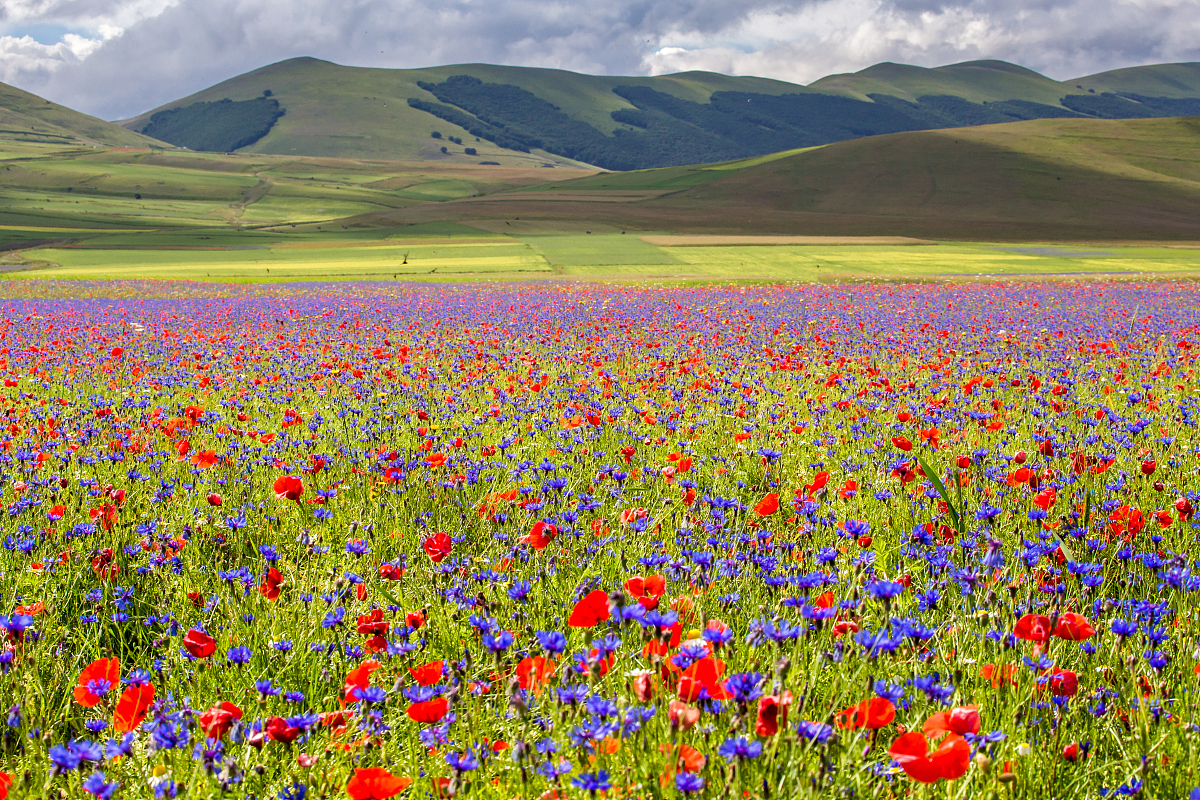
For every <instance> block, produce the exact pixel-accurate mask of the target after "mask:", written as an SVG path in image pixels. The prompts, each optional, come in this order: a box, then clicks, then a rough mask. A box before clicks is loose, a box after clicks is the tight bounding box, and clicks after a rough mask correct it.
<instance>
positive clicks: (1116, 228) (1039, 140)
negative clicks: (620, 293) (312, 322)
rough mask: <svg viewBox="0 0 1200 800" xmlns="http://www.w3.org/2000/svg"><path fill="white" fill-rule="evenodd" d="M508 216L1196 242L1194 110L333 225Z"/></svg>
mask: <svg viewBox="0 0 1200 800" xmlns="http://www.w3.org/2000/svg"><path fill="white" fill-rule="evenodd" d="M514 218H516V219H519V220H520V224H521V225H539V224H544V225H551V226H552V225H563V224H567V223H572V224H574V223H578V222H583V223H584V224H585V226H586V225H588V224H591V225H601V224H603V225H608V226H615V227H620V228H626V229H634V230H666V231H676V232H707V233H729V234H734V233H771V234H821V235H843V236H844V235H901V236H919V237H929V238H940V239H958V240H1014V239H1018V240H1031V239H1032V240H1039V239H1040V240H1044V241H1061V240H1125V239H1130V240H1133V239H1140V240H1146V239H1174V240H1200V119H1196V118H1180V119H1154V120H1111V121H1110V120H1090V119H1053V120H1034V121H1026V122H1015V123H1008V124H1002V125H989V126H982V127H974V128H962V129H954V130H936V131H918V132H909V133H900V134H894V135H888V136H877V137H871V138H866V139H858V140H853V141H844V142H838V143H836V144H831V145H827V146H824V147H817V148H812V149H807V150H803V151H799V152H794V153H781V154H777V155H775V156H771V157H764V158H755V159H749V160H745V161H739V162H732V163H725V164H712V165H698V166H691V167H675V168H668V169H658V170H641V171H634V172H625V173H606V174H600V175H596V176H592V177H585V178H580V179H576V180H570V181H562V182H558V183H556V184H554V185H553V187H550V186H540V187H539V186H531V187H526V188H524V189H521V190H518V191H512V192H507V193H501V194H494V195H490V196H488V197H485V198H476V199H466V200H460V201H454V202H450V203H443V204H439V205H437V206H419V207H413V208H406V209H398V210H396V211H389V212H381V213H378V214H368V215H364V216H362V217H358V218H355V219H352V220H345V221H344V222H345V224H348V225H349V226H351V227H353V226H355V225H364V226H371V225H388V226H394V225H400V224H411V223H430V222H435V221H449V220H453V221H456V222H464V221H466V222H473V223H479V222H480V221H483V220H495V219H507V220H512V219H514ZM513 224H516V223H513Z"/></svg>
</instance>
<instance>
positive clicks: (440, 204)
mask: <svg viewBox="0 0 1200 800" xmlns="http://www.w3.org/2000/svg"><path fill="white" fill-rule="evenodd" d="M1196 138H1197V127H1196V125H1195V123H1194V122H1190V121H1188V120H1153V121H1139V122H1114V123H1096V122H1093V121H1087V122H1080V121H1075V120H1066V121H1041V122H1034V123H1019V124H1016V125H1004V126H992V127H988V128H977V129H970V130H966V131H955V132H950V131H934V132H922V133H916V134H906V135H901V136H893V137H879V138H878V140H862V141H859V142H847V143H842V144H838V145H830V146H828V147H824V148H816V149H810V150H804V151H792V152H788V153H779V154H775V155H772V156H768V157H760V158H754V159H747V160H744V161H737V162H729V163H724V164H708V165H698V166H692V167H675V168H669V169H662V170H643V171H638V172H628V173H600V174H597V173H595V172H594V171H584V170H574V169H571V170H567V169H555V170H546V169H540V168H514V167H486V166H484V167H481V166H478V165H453V164H441V165H436V164H428V163H405V162H385V161H369V160H355V159H314V158H297V157H286V156H264V155H234V156H218V155H213V154H199V153H183V152H170V153H167V152H162V151H149V150H143V151H131V150H125V149H107V148H91V147H88V148H81V147H78V146H64V145H47V144H44V143H42V144H36V143H29V142H21V141H9V142H0V269H2V270H3V271H4V273H5V274H6V275H8V276H13V277H22V278H72V279H108V278H189V279H196V280H210V281H234V282H263V281H295V280H342V279H370V280H422V281H444V280H463V279H468V280H470V279H483V280H527V279H556V280H562V279H567V280H570V279H602V280H626V279H628V280H655V281H703V280H744V281H788V280H792V281H842V280H861V279H921V278H931V279H963V278H975V277H979V278H988V277H1013V276H1052V277H1061V278H1072V277H1088V276H1093V277H1102V276H1117V277H1121V276H1127V277H1133V276H1141V277H1144V276H1163V277H1167V276H1170V277H1190V276H1193V275H1197V276H1200V249H1196V248H1195V247H1193V246H1190V245H1189V239H1188V238H1187V237H1185V236H1183V235H1180V234H1181V232H1182V233H1186V232H1188V231H1190V230H1191V229H1190V228H1188V227H1187V225H1188V224H1189V223H1188V221H1187V219H1186V217H1187V215H1186V213H1185V212H1186V210H1187V208H1189V207H1190V206H1189V205H1188V204H1189V203H1192V202H1193V200H1195V202H1196V203H1200V190H1198V189H1197V187H1200V158H1198V157H1197V156H1196V150H1195V148H1192V147H1189V145H1191V144H1194V140H1195V139H1196ZM1035 156H1036V157H1035ZM885 162H886V163H888V164H890V166H889V167H888V168H887V169H884V168H883V167H882V166H881V165H883V164H885ZM1084 162H1086V165H1085V164H1084ZM985 168H986V169H985ZM922 170H925V172H921V171H922ZM981 171H982V172H986V173H987V174H988V175H992V176H993V178H991V179H990V180H993V184H988V186H990V187H991V188H990V189H988V191H981V192H975V194H974V195H972V188H971V187H972V186H975V187H976V188H978V186H979V185H980V181H981V180H983V178H982V177H980V176H979V174H978V173H980V172H981ZM918 172H921V174H919V175H918V174H917V173H918ZM835 175H840V176H841V177H840V178H838V179H836V180H835V179H834V176H835ZM996 175H1000V176H1006V179H1007V180H1008V181H1009V183H1008V184H1006V186H1007V189H1005V187H1004V186H1001V185H999V184H995V180H996V179H995V177H994V176H996ZM972 176H974V177H972ZM1064 177H1065V178H1066V179H1067V180H1065V181H1064V180H1062V178H1064ZM551 178H552V179H555V180H554V181H553V182H551V183H547V179H551ZM928 181H934V182H936V186H937V187H938V189H937V191H936V192H930V191H929V186H928V185H927V182H928ZM985 183H986V181H985ZM1064 184H1066V186H1067V187H1068V188H1062V187H1063V186H1064ZM805 187H810V188H805ZM1013 187H1016V188H1015V189H1014V188H1013ZM985 188H986V187H985ZM1002 189H1003V191H1002ZM1056 192H1057V193H1058V194H1056ZM914 193H916V194H920V195H921V198H922V202H920V203H918V202H914V201H913V195H914ZM971 197H974V198H975V199H974V200H973V201H972V200H971ZM1064 200H1069V201H1070V202H1064ZM1122 202H1124V205H1123V206H1122V205H1121V203H1122ZM972 203H973V204H972ZM1039 203H1041V204H1043V206H1048V207H1049V208H1051V209H1056V213H1057V215H1058V216H1057V217H1053V215H1051V214H1050V212H1048V211H1047V212H1043V217H1046V218H1047V219H1058V220H1065V221H1068V222H1069V221H1070V219H1072V218H1073V215H1074V216H1078V215H1081V214H1082V215H1084V217H1086V218H1087V219H1088V220H1089V223H1088V224H1090V225H1091V226H1092V227H1091V228H1090V229H1085V230H1092V231H1093V232H1095V233H1096V235H1093V236H1090V237H1083V236H1080V235H1079V233H1078V231H1079V230H1080V227H1079V226H1078V225H1077V226H1076V227H1075V228H1070V227H1067V226H1054V225H1050V226H1048V227H1049V228H1050V229H1051V230H1056V231H1057V230H1061V231H1064V232H1065V234H1070V233H1072V232H1073V233H1074V235H1064V236H1062V237H1061V238H1060V239H1057V241H1058V242H1059V244H1057V245H1056V244H1052V243H1053V242H1055V241H1056V238H1055V237H1054V236H1030V235H1024V236H1022V235H1019V234H1020V233H1021V228H1020V224H1021V223H1020V220H1021V219H1024V218H1023V217H1020V216H1019V215H1020V214H1022V213H1024V214H1025V215H1026V216H1028V215H1029V214H1031V213H1034V212H1035V211H1037V209H1038V208H1039V206H1038V204H1039ZM1155 203H1159V204H1160V205H1162V204H1165V206H1164V208H1165V209H1166V210H1165V211H1164V210H1163V209H1159V208H1158V206H1155V205H1154V204H1155ZM1197 207H1198V208H1200V205H1198V206H1197ZM1088 208H1090V209H1091V211H1090V212H1087V209H1088ZM855 209H856V210H857V214H856V215H855V216H854V217H853V219H850V218H849V217H848V216H847V214H848V213H849V212H850V210H855ZM1030 209H1033V211H1030ZM1171 209H1174V211H1173V212H1171ZM1108 212H1111V213H1113V214H1118V213H1119V214H1123V215H1124V217H1125V218H1126V219H1127V220H1139V219H1140V220H1150V221H1152V222H1154V221H1156V224H1159V225H1160V227H1159V228H1154V227H1153V226H1151V227H1150V228H1149V230H1150V231H1158V232H1160V233H1165V234H1167V235H1164V236H1161V237H1160V239H1159V240H1158V241H1155V240H1153V239H1151V238H1150V237H1149V236H1145V237H1143V238H1144V239H1146V241H1142V242H1136V241H1121V240H1122V239H1123V238H1126V237H1122V236H1121V235H1120V230H1121V229H1119V228H1116V227H1109V228H1106V227H1105V226H1104V225H1103V224H1099V223H1098V222H1097V220H1098V219H1099V216H1101V215H1102V214H1104V213H1108ZM934 213H937V214H940V215H941V216H942V217H944V218H945V219H949V220H950V221H951V222H949V223H945V224H944V227H949V228H950V229H952V231H953V235H950V236H948V235H946V234H945V231H944V230H941V229H939V230H938V231H933V232H932V233H933V235H929V233H928V232H923V231H921V225H920V223H921V220H922V219H925V218H927V217H928V216H929V215H931V214H934ZM1089 213H1090V215H1091V216H1090V217H1088V216H1087V215H1088V214H1089ZM1171 213H1174V214H1175V216H1181V217H1183V218H1185V219H1184V221H1183V223H1181V226H1177V227H1176V228H1170V227H1162V223H1163V222H1164V220H1165V221H1167V222H1171V221H1172V220H1173V217H1172V216H1171ZM905 214H907V215H908V216H905ZM955 214H958V217H957V218H956V217H955ZM871 215H874V216H871ZM956 219H957V222H955V220H956ZM1005 220H1007V224H1008V225H1009V228H1008V229H1007V230H1006V229H1005V227H1004V223H1005ZM997 221H999V222H1000V223H1001V224H999V225H997ZM1101 222H1102V220H1101ZM852 223H853V224H852ZM1172 224H1173V223H1172ZM1190 224H1191V225H1192V226H1193V227H1194V228H1195V229H1196V235H1195V236H1194V237H1193V238H1194V239H1196V240H1200V227H1197V226H1200V221H1198V220H1195V219H1193V220H1191V223H1190ZM889 226H890V228H889ZM914 228H916V229H917V230H916V231H912V229H914ZM910 231H912V232H914V233H917V235H924V237H925V238H926V239H928V240H931V241H929V242H928V243H926V244H915V245H912V244H909V245H901V244H879V243H867V242H865V241H863V240H861V239H859V238H857V237H856V235H858V234H896V233H909V232H910ZM1013 231H1016V232H1017V234H1016V235H1014V234H1013ZM1104 231H1111V232H1112V233H1111V234H1110V235H1102V234H1101V232H1104ZM697 232H713V233H748V234H760V233H761V234H821V233H832V234H835V235H836V236H838V237H839V238H835V239H833V240H826V241H825V242H824V243H819V244H803V245H798V244H770V245H767V244H765V243H757V244H753V245H750V244H744V243H737V244H734V245H732V246H730V245H722V246H713V244H712V242H706V241H701V240H694V241H689V240H687V239H683V240H680V239H675V240H673V241H668V242H666V244H669V245H672V246H664V242H663V241H662V240H656V239H654V235H655V234H690V233H697ZM1143 232H1144V231H1143ZM939 233H940V235H939ZM997 233H999V234H1001V235H996V234H997ZM1068 238H1069V239H1074V240H1075V241H1072V242H1071V243H1069V244H1063V243H1062V240H1063V239H1068ZM1169 239H1175V240H1176V241H1175V242H1174V243H1171V242H1169V241H1166V240H1169ZM962 240H967V241H962ZM776 241H778V240H776ZM1047 242H1050V243H1051V244H1047ZM1114 242H1115V243H1114ZM680 245H685V246H680Z"/></svg>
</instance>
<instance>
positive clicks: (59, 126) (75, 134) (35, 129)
mask: <svg viewBox="0 0 1200 800" xmlns="http://www.w3.org/2000/svg"><path fill="white" fill-rule="evenodd" d="M0 131H2V132H3V135H4V136H5V138H22V137H23V138H32V139H45V140H48V141H49V140H54V139H59V140H68V141H74V140H76V139H83V140H84V141H86V142H89V143H96V144H105V145H111V146H113V147H139V148H145V147H151V146H155V147H171V145H168V144H163V143H162V142H160V141H158V140H157V139H151V138H150V137H148V136H143V135H141V134H140V133H134V132H133V131H130V130H127V129H125V128H122V127H121V126H120V125H114V124H113V123H111V122H105V121H104V120H102V119H97V118H96V117H89V116H88V115H87V114H81V113H79V112H78V111H72V110H71V109H69V108H66V107H65V106H60V105H58V104H57V103H51V102H50V101H49V100H44V99H42V98H41V97H38V96H37V95H34V94H30V93H29V92H25V91H22V90H20V89H18V88H16V87H14V86H9V85H8V84H4V83H0Z"/></svg>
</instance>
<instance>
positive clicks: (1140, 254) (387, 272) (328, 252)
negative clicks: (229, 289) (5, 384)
mask: <svg viewBox="0 0 1200 800" xmlns="http://www.w3.org/2000/svg"><path fill="white" fill-rule="evenodd" d="M372 233H374V234H375V235H376V236H378V232H368V231H356V232H351V231H347V232H343V233H341V234H338V235H336V236H335V235H334V234H332V233H330V234H327V235H322V234H316V233H309V234H281V233H278V232H273V231H246V232H242V233H236V232H227V231H223V232H219V233H214V234H206V233H203V232H201V231H191V232H189V233H188V235H186V236H183V235H171V234H165V233H160V234H158V235H156V236H154V237H149V238H144V237H146V235H145V234H129V233H114V234H101V235H97V236H96V237H95V238H93V239H91V240H87V241H85V242H83V243H82V244H80V245H73V246H70V247H54V246H47V247H40V248H36V249H31V250H26V251H23V252H22V260H21V261H19V262H18V261H17V260H15V259H12V258H11V257H10V259H9V261H8V263H7V265H6V266H7V268H8V270H10V271H9V272H8V273H7V274H8V275H11V276H14V277H17V276H19V277H29V278H39V277H41V278H88V279H120V278H163V279H171V278H186V279H194V280H212V281H234V282H261V281H284V280H287V281H292V280H353V279H369V280H381V279H382V280H388V279H395V280H434V281H441V280H446V279H447V278H453V279H455V280H473V279H484V280H497V279H500V280H509V279H529V278H551V279H573V278H577V279H596V280H655V281H706V280H721V281H729V280H733V281H764V280H769V281H817V282H829V281H844V280H924V279H945V280H967V279H991V278H1016V277H1045V278H1056V279H1058V278H1061V279H1086V278H1110V277H1117V278H1120V277H1126V278H1133V277H1154V278H1168V277H1170V278H1192V277H1200V248H1185V247H1178V246H1174V247H1173V246H1137V247H1133V246H1120V247H1113V246H1108V245H1103V244H1097V245H1079V244H1071V245H1055V244H1028V245H1014V244H990V243H961V242H940V243H936V244H931V245H918V246H911V245H904V246H899V245H888V246H879V245H819V246H817V245H802V246H795V245H771V246H755V245H752V246H702V247H658V246H655V245H652V244H649V243H647V242H645V241H643V240H642V239H641V238H640V237H639V236H636V235H633V234H619V233H596V234H582V235H581V234H564V235H547V234H539V235H514V236H496V235H489V234H487V233H486V232H484V231H476V232H475V236H474V237H471V238H468V237H467V236H462V235H459V236H457V237H456V236H453V235H452V236H448V237H445V243H444V244H443V243H440V242H437V239H438V238H441V237H436V236H434V235H432V234H426V235H421V233H420V232H419V231H412V232H410V233H408V235H404V234H403V233H397V232H394V231H393V232H391V235H390V236H389V238H372V236H371V234H372ZM133 241H138V242H140V243H141V245H140V246H137V247H134V246H130V245H129V244H126V243H128V242H133ZM147 243H154V244H157V245H158V246H157V247H146V246H145V245H146V244H147ZM179 248H187V249H179ZM406 260H407V263H404V262H405V261H406Z"/></svg>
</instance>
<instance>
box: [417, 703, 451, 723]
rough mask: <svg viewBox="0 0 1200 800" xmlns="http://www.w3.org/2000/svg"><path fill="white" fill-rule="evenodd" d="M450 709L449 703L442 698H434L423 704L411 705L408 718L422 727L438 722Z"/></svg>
mask: <svg viewBox="0 0 1200 800" xmlns="http://www.w3.org/2000/svg"><path fill="white" fill-rule="evenodd" d="M449 709H450V703H449V702H447V700H446V698H444V697H435V698H434V699H432V700H426V701H424V702H423V703H413V704H412V705H411V706H409V707H408V712H407V713H408V718H409V719H411V720H412V721H413V722H419V723H421V724H422V725H432V724H433V723H435V722H440V721H441V719H442V717H444V716H446V712H447V711H448V710H449Z"/></svg>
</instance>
